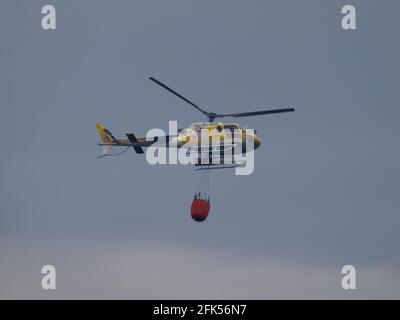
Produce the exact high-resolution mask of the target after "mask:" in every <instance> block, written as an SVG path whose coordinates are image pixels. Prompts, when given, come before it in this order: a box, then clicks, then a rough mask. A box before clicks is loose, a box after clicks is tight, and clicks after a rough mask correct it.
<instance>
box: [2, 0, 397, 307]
mask: <svg viewBox="0 0 400 320" xmlns="http://www.w3.org/2000/svg"><path fill="white" fill-rule="evenodd" d="M49 3H50V4H53V5H54V6H55V7H56V10H57V29H56V30H54V31H43V30H42V28H41V18H42V15H41V8H42V6H43V5H45V4H49ZM344 4H353V5H355V7H356V9H357V30H356V31H344V30H343V29H342V28H341V17H342V15H341V8H342V6H343V5H344ZM399 10H400V3H399V2H398V1H394V0H393V1H389V0H386V1H377V0H376V1H369V0H368V1H367V0H364V1H355V0H353V1H333V0H332V1H318V0H313V1H312V0H304V1H294V0H293V1H289V0H285V1H283V0H274V1H255V0H254V1H239V0H229V1H228V0H224V1H211V0H207V1H183V0H180V1H178V0H176V1H175V0H168V1H149V0H146V1H144V0H143V1H128V0H126V1H122V0H119V1H99V0H86V1H77V0H74V1H60V0H46V1H39V0H35V1H17V0H3V1H1V2H0V41H1V45H0V88H1V90H0V136H1V157H0V204H1V206H0V298H7V299H8V298H40V299H48V298H139V299H140V298H244V299H246V298H256V299H265V298H344V299H347V298H349V299H351V298H400V233H399V226H400V197H399V191H400V183H399V178H400V171H399V163H400V151H399V134H400V126H399V120H400V117H399V116H400V111H399V102H400V97H399V71H400V70H399V57H400V46H399V40H398V30H399V29H400V22H399V18H398V15H399ZM149 76H154V77H157V78H158V79H160V80H162V81H163V82H165V83H167V84H168V85H170V86H171V87H173V88H174V89H176V90H178V91H179V92H181V93H182V94H183V95H185V96H187V97H188V98H190V99H192V100H193V101H195V102H196V103H198V104H199V105H201V106H203V107H204V108H205V109H207V110H209V111H213V112H217V113H234V112H246V111H255V110H260V109H265V108H275V107H294V108H296V112H295V113H291V114H282V115H270V116H260V117H254V118H243V119H241V124H242V125H243V126H248V127H249V128H254V129H256V130H257V132H258V133H259V135H260V136H261V139H262V145H261V147H260V148H259V149H257V151H256V154H255V171H254V173H253V174H252V175H251V176H235V174H234V171H230V170H223V171H213V172H212V174H211V201H212V211H211V213H210V216H209V218H208V220H207V221H206V222H204V223H200V224H199V223H196V222H194V221H193V220H192V219H191V218H190V212H189V208H190V204H191V200H192V198H193V195H194V192H195V191H196V186H197V184H198V180H199V178H200V176H199V174H198V173H197V172H194V171H193V168H192V167H189V166H179V165H171V166H151V165H149V164H147V162H146V159H145V157H144V156H140V155H137V154H135V153H134V152H133V151H132V152H128V153H126V154H124V155H123V156H121V157H110V158H105V159H101V160H98V159H96V156H97V155H98V154H99V152H100V150H99V147H98V146H97V143H98V142H99V138H98V136H97V133H96V130H95V123H96V122H97V121H100V122H102V123H103V124H104V125H105V126H106V127H107V128H108V129H109V130H110V131H111V132H112V133H113V134H114V135H115V136H118V137H122V136H123V135H124V134H125V133H126V132H129V131H133V132H134V133H135V134H136V135H137V136H143V135H145V134H146V132H147V130H149V129H151V128H162V129H164V130H167V128H168V121H169V120H177V121H178V125H179V127H184V126H187V125H189V124H190V123H191V122H197V121H203V120H204V118H203V116H202V115H201V114H200V113H198V112H197V111H196V110H194V109H193V108H191V107H190V106H188V105H187V104H185V103H184V102H182V101H180V100H179V99H177V98H176V97H174V96H173V95H171V94H169V93H168V92H166V91H165V90H163V89H162V88H160V87H158V86H156V85H155V84H154V83H152V82H150V81H149V80H148V79H147V78H148V77H149ZM46 264H52V265H54V266H55V267H56V270H57V290H55V291H53V292H49V291H44V290H43V289H42V288H41V285H40V282H41V276H42V275H41V273H40V271H41V268H42V266H43V265H46ZM346 264H351V265H354V266H355V267H356V270H357V290H355V291H352V292H349V291H344V290H342V289H341V286H340V283H341V277H342V275H341V273H340V271H341V268H342V266H343V265H346Z"/></svg>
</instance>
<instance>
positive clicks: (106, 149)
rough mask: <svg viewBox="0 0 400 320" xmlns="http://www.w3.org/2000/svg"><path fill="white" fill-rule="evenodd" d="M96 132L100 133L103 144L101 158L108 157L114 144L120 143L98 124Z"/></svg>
mask: <svg viewBox="0 0 400 320" xmlns="http://www.w3.org/2000/svg"><path fill="white" fill-rule="evenodd" d="M96 130H97V132H98V133H99V136H100V139H101V142H102V144H104V145H103V146H102V148H101V156H102V157H104V156H106V155H108V154H109V153H110V151H111V148H112V143H115V142H118V140H117V139H115V137H114V136H113V135H112V134H111V132H110V131H108V130H107V129H106V128H105V127H104V126H103V125H102V124H100V123H96Z"/></svg>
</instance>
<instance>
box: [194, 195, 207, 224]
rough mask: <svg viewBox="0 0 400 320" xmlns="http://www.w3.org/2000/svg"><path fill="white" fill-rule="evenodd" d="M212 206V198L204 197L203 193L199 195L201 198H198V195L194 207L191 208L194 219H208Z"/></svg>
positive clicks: (199, 220) (198, 220)
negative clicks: (202, 196)
mask: <svg viewBox="0 0 400 320" xmlns="http://www.w3.org/2000/svg"><path fill="white" fill-rule="evenodd" d="M210 208H211V205H210V199H208V198H207V199H202V198H201V195H199V198H197V195H196V196H195V197H194V199H193V202H192V207H191V208H190V213H191V216H192V219H193V220H195V221H197V222H202V221H204V220H206V219H207V217H208V214H209V213H210Z"/></svg>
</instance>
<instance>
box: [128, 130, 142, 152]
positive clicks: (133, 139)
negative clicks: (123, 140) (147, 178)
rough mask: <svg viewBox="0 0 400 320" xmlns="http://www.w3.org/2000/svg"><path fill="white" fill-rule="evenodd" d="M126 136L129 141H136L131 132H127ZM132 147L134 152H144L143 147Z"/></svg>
mask: <svg viewBox="0 0 400 320" xmlns="http://www.w3.org/2000/svg"><path fill="white" fill-rule="evenodd" d="M126 136H127V137H128V139H129V141H130V142H131V143H138V140H137V139H136V137H135V135H134V134H133V133H127V134H126ZM133 149H135V151H136V153H140V154H142V153H144V151H143V148H142V147H141V146H139V145H137V146H133Z"/></svg>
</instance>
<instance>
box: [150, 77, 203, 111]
mask: <svg viewBox="0 0 400 320" xmlns="http://www.w3.org/2000/svg"><path fill="white" fill-rule="evenodd" d="M149 79H150V80H151V81H153V82H155V83H157V84H158V85H159V86H161V87H163V88H164V89H166V90H168V91H169V92H171V93H173V94H174V95H176V96H177V97H179V98H181V99H182V100H183V101H185V102H187V103H189V104H190V105H191V106H193V107H195V108H196V109H197V110H199V111H200V112H201V113H203V114H205V115H206V116H208V115H209V114H208V112H207V111H204V110H203V109H201V108H200V107H199V106H197V105H195V104H194V103H193V102H192V101H190V100H188V99H186V98H185V97H184V96H181V95H180V94H179V93H178V92H176V91H175V90H172V89H171V88H170V87H167V86H166V85H165V84H164V83H162V82H161V81H158V80H157V79H155V78H153V77H150V78H149Z"/></svg>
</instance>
